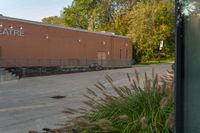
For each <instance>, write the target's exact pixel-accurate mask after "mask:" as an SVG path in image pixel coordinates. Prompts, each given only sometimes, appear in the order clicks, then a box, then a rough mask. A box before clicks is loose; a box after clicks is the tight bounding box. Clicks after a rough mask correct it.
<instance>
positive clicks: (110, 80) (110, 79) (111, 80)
mask: <svg viewBox="0 0 200 133" xmlns="http://www.w3.org/2000/svg"><path fill="white" fill-rule="evenodd" d="M106 79H107V80H108V82H113V79H112V78H111V77H110V76H109V75H107V74H106Z"/></svg>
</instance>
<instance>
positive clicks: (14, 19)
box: [0, 16, 130, 39]
mask: <svg viewBox="0 0 200 133" xmlns="http://www.w3.org/2000/svg"><path fill="white" fill-rule="evenodd" d="M0 19H3V20H9V21H17V22H22V23H28V24H34V25H40V26H47V27H52V28H61V29H66V30H73V31H79V32H86V33H94V34H99V35H105V36H113V37H120V38H127V39H130V38H129V37H127V36H121V35H113V34H110V33H102V32H94V31H88V30H84V29H78V28H73V27H67V26H59V25H53V24H46V23H43V22H37V21H31V20H25V19H19V18H12V17H7V16H0Z"/></svg>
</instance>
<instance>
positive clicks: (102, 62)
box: [97, 52, 106, 66]
mask: <svg viewBox="0 0 200 133" xmlns="http://www.w3.org/2000/svg"><path fill="white" fill-rule="evenodd" d="M97 58H98V64H99V65H101V66H105V65H106V52H97Z"/></svg>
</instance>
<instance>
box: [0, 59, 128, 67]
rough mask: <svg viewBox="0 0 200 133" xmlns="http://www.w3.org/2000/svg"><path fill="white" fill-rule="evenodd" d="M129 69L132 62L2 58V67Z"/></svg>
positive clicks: (0, 65)
mask: <svg viewBox="0 0 200 133" xmlns="http://www.w3.org/2000/svg"><path fill="white" fill-rule="evenodd" d="M92 64H97V65H100V66H102V67H129V66H131V61H130V60H97V59H75V58H74V59H73V58H71V59H42V58H41V59H34V58H0V67H1V68H8V67H88V66H90V65H92Z"/></svg>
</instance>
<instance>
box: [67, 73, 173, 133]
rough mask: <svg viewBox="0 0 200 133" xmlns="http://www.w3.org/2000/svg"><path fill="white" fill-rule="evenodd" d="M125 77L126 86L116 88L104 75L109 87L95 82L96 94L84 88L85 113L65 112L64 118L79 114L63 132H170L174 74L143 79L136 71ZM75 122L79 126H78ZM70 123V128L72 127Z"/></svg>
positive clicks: (155, 75)
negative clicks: (70, 114)
mask: <svg viewBox="0 0 200 133" xmlns="http://www.w3.org/2000/svg"><path fill="white" fill-rule="evenodd" d="M135 75H136V76H135V78H131V76H130V75H129V74H127V78H128V83H127V85H121V86H117V85H115V83H114V81H113V79H112V78H111V77H110V76H109V75H106V79H107V81H108V82H109V86H105V85H104V84H102V83H100V82H97V83H96V84H95V87H96V88H97V90H95V91H94V89H91V88H87V94H85V95H84V97H85V98H86V100H85V101H83V103H84V104H86V105H87V106H88V108H87V109H76V111H75V110H73V109H67V110H66V111H65V113H66V114H69V113H74V112H76V114H79V116H78V117H77V118H75V119H74V120H75V121H73V120H72V121H69V122H67V123H66V125H71V127H67V126H65V127H64V128H63V131H66V130H68V131H70V129H71V131H73V132H77V133H170V132H172V130H173V118H174V117H173V86H174V84H173V71H168V74H167V75H165V76H163V77H159V76H158V75H157V74H155V72H154V70H152V76H151V78H150V77H148V76H147V73H145V74H144V77H143V78H140V77H139V74H138V73H137V71H136V70H135ZM77 121H78V122H77ZM72 123H73V124H72Z"/></svg>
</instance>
